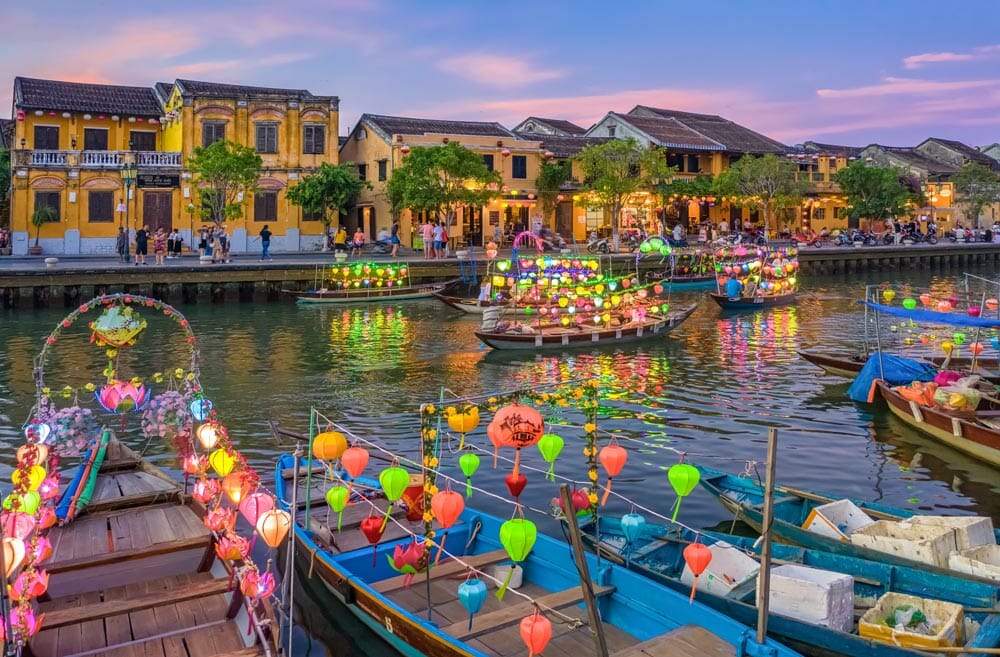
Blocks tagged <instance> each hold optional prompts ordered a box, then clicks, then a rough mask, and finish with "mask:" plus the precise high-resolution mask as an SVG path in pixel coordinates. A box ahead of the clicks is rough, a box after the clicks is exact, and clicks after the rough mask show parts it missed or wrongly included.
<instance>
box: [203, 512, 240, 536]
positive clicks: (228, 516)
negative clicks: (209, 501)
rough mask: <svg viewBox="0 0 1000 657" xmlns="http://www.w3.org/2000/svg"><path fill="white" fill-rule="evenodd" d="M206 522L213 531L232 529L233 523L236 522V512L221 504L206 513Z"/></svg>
mask: <svg viewBox="0 0 1000 657" xmlns="http://www.w3.org/2000/svg"><path fill="white" fill-rule="evenodd" d="M204 523H205V526H206V527H208V528H209V529H211V530H212V531H213V532H221V531H224V530H226V529H232V528H233V525H235V524H236V513H234V512H233V510H232V509H226V508H223V507H221V506H219V507H216V508H214V509H212V510H211V511H209V512H208V513H206V514H205V520H204Z"/></svg>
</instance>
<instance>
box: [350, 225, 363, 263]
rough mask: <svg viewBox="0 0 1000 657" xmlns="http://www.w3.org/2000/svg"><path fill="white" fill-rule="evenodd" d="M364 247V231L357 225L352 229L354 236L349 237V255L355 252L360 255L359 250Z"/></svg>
mask: <svg viewBox="0 0 1000 657" xmlns="http://www.w3.org/2000/svg"><path fill="white" fill-rule="evenodd" d="M363 248H365V231H363V230H361V226H358V227H357V228H356V229H355V231H354V237H352V238H351V255H354V254H357V255H358V257H361V250H362V249H363Z"/></svg>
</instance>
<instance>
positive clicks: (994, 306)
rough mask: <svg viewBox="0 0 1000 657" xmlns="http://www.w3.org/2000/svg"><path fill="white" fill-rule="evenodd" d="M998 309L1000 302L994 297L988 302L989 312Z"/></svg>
mask: <svg viewBox="0 0 1000 657" xmlns="http://www.w3.org/2000/svg"><path fill="white" fill-rule="evenodd" d="M997 308H1000V301H997V300H996V299H994V298H992V297H991V298H989V299H987V300H986V309H987V310H996V309H997Z"/></svg>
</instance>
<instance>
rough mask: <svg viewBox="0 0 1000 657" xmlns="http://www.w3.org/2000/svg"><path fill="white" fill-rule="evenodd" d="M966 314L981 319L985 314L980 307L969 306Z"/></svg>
mask: <svg viewBox="0 0 1000 657" xmlns="http://www.w3.org/2000/svg"><path fill="white" fill-rule="evenodd" d="M965 312H967V313H969V317H979V316H980V315H981V314H983V309H982V308H980V307H979V306H969V307H968V308H966V310H965Z"/></svg>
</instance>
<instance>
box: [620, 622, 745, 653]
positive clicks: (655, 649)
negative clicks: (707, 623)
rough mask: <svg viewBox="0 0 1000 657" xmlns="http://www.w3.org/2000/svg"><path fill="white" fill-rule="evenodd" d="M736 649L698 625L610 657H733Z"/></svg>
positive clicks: (684, 626)
mask: <svg viewBox="0 0 1000 657" xmlns="http://www.w3.org/2000/svg"><path fill="white" fill-rule="evenodd" d="M735 654H736V647H735V646H733V645H731V644H729V643H727V642H725V641H723V640H722V639H720V638H719V637H717V636H715V635H714V634H712V633H711V632H709V631H708V630H706V629H705V628H703V627H701V626H699V625H682V626H680V627H678V628H677V629H676V630H673V631H671V632H667V633H666V634H661V635H659V636H655V637H653V638H652V639H650V640H648V641H643V642H642V643H637V644H636V645H634V646H630V647H628V648H626V649H624V650H620V651H618V652H615V653H614V654H613V655H612V656H611V657H733V656H734V655H735Z"/></svg>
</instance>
